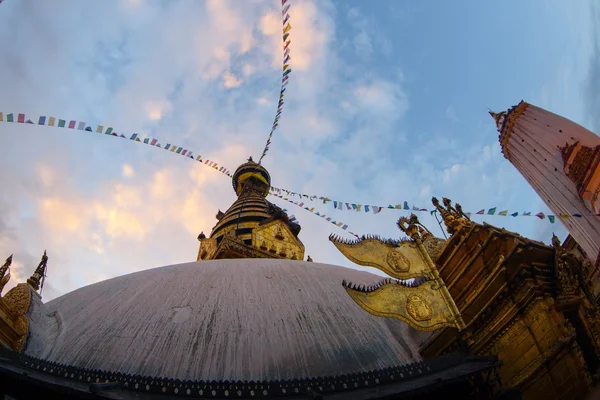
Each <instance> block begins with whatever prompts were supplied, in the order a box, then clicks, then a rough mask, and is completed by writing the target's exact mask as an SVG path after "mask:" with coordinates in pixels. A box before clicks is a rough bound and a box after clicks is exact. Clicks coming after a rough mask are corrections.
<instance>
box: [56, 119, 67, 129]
mask: <svg viewBox="0 0 600 400" xmlns="http://www.w3.org/2000/svg"><path fill="white" fill-rule="evenodd" d="M66 123H67V121H65V120H64V119H59V120H58V127H59V128H64V127H65V124H66Z"/></svg>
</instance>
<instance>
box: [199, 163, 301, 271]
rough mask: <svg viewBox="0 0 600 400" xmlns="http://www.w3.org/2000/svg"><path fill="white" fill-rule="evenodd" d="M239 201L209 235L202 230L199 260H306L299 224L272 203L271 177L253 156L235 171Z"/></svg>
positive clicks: (222, 215)
mask: <svg viewBox="0 0 600 400" xmlns="http://www.w3.org/2000/svg"><path fill="white" fill-rule="evenodd" d="M232 183H233V189H234V190H235V193H236V194H237V196H238V198H237V200H236V201H235V202H234V203H233V204H232V205H231V207H229V209H228V210H227V211H226V212H225V213H223V212H221V211H219V212H218V213H217V221H218V222H217V224H216V225H215V227H214V228H213V230H212V233H211V235H210V237H206V235H204V233H200V235H199V236H198V240H199V241H200V248H199V250H198V257H197V259H196V260H197V261H203V260H216V259H223V258H281V259H288V260H303V259H304V245H303V244H302V242H301V241H300V239H298V234H299V233H300V229H301V228H300V225H299V224H297V223H295V222H294V221H292V220H290V218H289V217H288V215H287V214H286V212H285V211H284V210H282V209H281V208H279V207H278V206H276V205H275V204H273V203H271V202H269V201H268V200H267V199H266V198H265V197H266V196H267V195H268V194H269V189H270V185H271V177H270V175H269V172H268V171H267V170H266V169H265V168H264V167H263V166H262V165H260V164H257V163H255V162H254V161H253V160H252V157H250V158H249V159H248V162H246V163H244V164H242V165H240V166H239V167H238V169H237V170H236V171H235V173H234V174H233V179H232Z"/></svg>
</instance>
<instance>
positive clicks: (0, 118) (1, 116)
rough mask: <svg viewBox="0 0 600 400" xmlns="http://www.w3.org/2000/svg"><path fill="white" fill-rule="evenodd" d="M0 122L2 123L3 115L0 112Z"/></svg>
mask: <svg viewBox="0 0 600 400" xmlns="http://www.w3.org/2000/svg"><path fill="white" fill-rule="evenodd" d="M0 121H4V115H2V113H1V112H0Z"/></svg>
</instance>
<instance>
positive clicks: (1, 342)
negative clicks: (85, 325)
mask: <svg viewBox="0 0 600 400" xmlns="http://www.w3.org/2000/svg"><path fill="white" fill-rule="evenodd" d="M12 258H13V256H12V255H11V256H10V257H8V258H7V259H6V262H5V263H4V265H2V266H1V267H0V348H5V349H11V350H13V351H21V350H23V347H24V346H25V342H26V341H27V336H28V334H29V319H28V318H27V315H26V314H27V312H28V311H29V309H30V307H31V303H32V299H33V296H35V297H36V298H38V299H40V298H41V294H40V293H39V292H40V290H41V287H43V285H44V278H45V276H46V268H47V264H48V256H47V255H46V252H45V251H44V255H43V256H42V260H41V261H40V263H39V265H38V266H37V268H36V269H35V272H34V273H33V275H31V277H30V278H29V279H27V283H19V284H17V286H15V287H14V288H12V289H11V290H9V291H8V292H7V293H6V294H5V295H3V296H2V291H3V289H4V286H6V284H7V283H8V281H9V280H10V266H11V264H12Z"/></svg>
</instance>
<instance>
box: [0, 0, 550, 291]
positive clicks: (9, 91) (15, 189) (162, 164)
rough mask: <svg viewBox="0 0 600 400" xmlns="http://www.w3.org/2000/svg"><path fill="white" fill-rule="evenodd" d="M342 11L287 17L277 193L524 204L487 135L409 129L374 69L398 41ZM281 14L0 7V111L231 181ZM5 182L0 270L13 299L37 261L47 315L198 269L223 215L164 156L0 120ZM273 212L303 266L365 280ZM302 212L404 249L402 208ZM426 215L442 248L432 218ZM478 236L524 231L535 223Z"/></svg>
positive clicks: (266, 111) (418, 108)
mask: <svg viewBox="0 0 600 400" xmlns="http://www.w3.org/2000/svg"><path fill="white" fill-rule="evenodd" d="M344 7H345V6H339V5H337V4H334V3H331V2H329V1H313V0H306V1H302V2H294V4H293V5H292V9H291V25H292V27H293V28H292V31H291V36H290V37H291V40H292V44H291V65H292V70H293V72H292V75H291V78H290V83H289V85H288V86H287V89H286V94H285V106H284V111H283V115H282V118H281V120H280V123H279V128H278V130H277V131H276V132H275V134H274V136H273V138H272V144H271V150H270V152H269V153H268V155H267V157H266V158H265V159H264V160H263V165H265V166H266V168H268V169H269V171H270V172H271V175H272V177H273V184H274V185H275V186H279V187H286V188H289V189H292V190H295V191H298V192H304V193H310V194H319V195H326V196H330V197H332V198H335V199H336V200H338V199H339V200H342V201H352V202H358V203H361V204H377V205H383V206H387V203H388V202H389V203H392V204H397V203H400V202H403V201H409V203H410V204H411V205H418V206H419V207H430V201H431V195H432V194H433V195H436V196H438V197H441V196H447V197H450V198H452V199H454V200H456V201H459V202H461V203H463V205H464V206H465V209H469V210H477V209H479V208H482V207H488V206H490V205H498V206H501V205H506V206H507V207H516V206H519V207H520V206H521V205H522V204H523V201H524V200H522V197H523V193H526V194H527V195H528V196H530V195H531V192H532V191H531V189H530V188H529V187H528V185H527V184H526V182H524V180H523V179H522V178H521V177H520V176H519V175H518V174H517V173H516V171H515V170H514V168H513V167H512V166H511V165H510V164H508V162H507V161H506V160H504V159H503V158H502V156H501V154H500V151H499V146H498V144H497V140H496V134H495V133H494V132H493V124H491V123H490V122H491V121H488V120H487V119H485V122H482V123H481V124H477V123H475V124H473V126H471V127H470V128H468V129H467V132H465V133H464V137H468V138H469V141H468V144H466V145H465V144H464V143H463V142H461V140H460V139H461V138H458V137H454V136H453V135H452V131H451V130H439V131H437V130H435V129H430V128H429V127H428V128H422V129H421V127H420V125H418V124H415V123H414V122H413V123H412V124H411V122H410V118H411V115H413V114H414V115H423V114H426V113H427V111H428V110H427V108H423V106H422V102H421V103H419V102H418V101H415V100H416V99H417V98H418V95H417V94H418V93H417V92H416V91H415V89H414V87H412V89H411V83H410V82H408V81H407V80H405V79H403V76H404V74H405V66H404V61H403V60H402V58H400V57H399V58H397V59H394V62H393V63H391V64H385V67H384V68H382V67H381V65H380V64H381V60H384V59H385V57H389V56H390V54H391V51H390V47H389V40H388V39H387V37H389V36H390V35H389V32H395V31H394V30H393V29H395V28H393V27H392V28H389V29H390V31H385V30H384V29H383V28H382V27H381V26H380V25H381V24H379V23H375V22H378V19H376V18H375V17H374V16H373V15H372V14H367V12H366V11H362V12H361V11H359V10H349V11H347V9H346V8H344ZM280 9H281V2H280V1H271V2H262V1H222V0H214V1H208V2H147V1H141V2H130V1H129V2H128V1H120V2H110V1H107V2H102V4H96V3H93V2H79V1H75V0H73V1H67V0H62V1H58V2H53V3H52V4H50V3H48V4H46V3H44V2H42V3H40V4H39V5H38V4H37V3H36V7H31V4H29V3H27V2H5V3H3V4H2V11H3V13H0V35H2V34H4V37H11V38H12V39H11V40H10V41H4V42H2V43H0V52H2V54H3V57H1V58H0V70H1V71H3V85H4V86H3V90H2V92H0V110H15V111H16V110H23V111H25V112H27V113H28V116H29V115H31V116H36V115H54V116H57V117H61V118H70V119H78V120H79V119H81V120H85V121H86V122H87V124H88V125H90V126H93V127H95V126H96V125H104V126H112V127H114V128H115V129H116V130H117V131H118V132H119V133H121V132H123V133H124V134H126V135H128V134H130V133H133V132H139V133H140V134H141V135H142V136H143V135H149V136H153V137H157V138H158V139H159V141H160V143H161V144H166V143H170V144H178V145H180V146H182V147H185V148H188V149H191V150H193V151H194V154H198V155H202V157H203V158H205V159H211V160H215V161H217V162H218V163H219V165H223V166H226V167H227V168H228V169H230V170H232V171H233V170H235V168H236V167H237V166H238V165H239V164H241V163H242V162H244V161H245V159H246V158H247V157H248V156H250V155H253V156H255V157H256V155H257V154H260V152H261V151H262V149H263V146H264V143H265V141H266V139H267V135H268V134H269V131H270V128H271V123H272V121H273V117H274V114H275V110H276V105H277V99H278V96H279V89H280V79H281V78H280V76H281V62H282V59H281V58H282V56H281V47H282V43H281V37H280V29H281V28H282V26H281V18H280V14H279V13H280ZM56 10H60V18H58V17H54V16H55V15H57V14H56ZM340 15H341V18H340V17H339V16H340ZM348 24H350V29H347V28H348V26H347V25H348ZM89 26H102V30H97V29H89ZM346 37H347V38H349V39H348V40H349V42H348V43H346V42H345V40H346V39H345V38H346ZM386 43H387V44H386ZM347 44H348V45H347ZM24 48H27V51H23V49H24ZM348 52H349V53H348ZM361 55H362V57H361ZM375 60H377V63H378V65H374V64H373V62H374V61H375ZM390 65H393V67H390ZM407 75H410V76H412V75H414V73H413V72H412V71H411V70H410V69H408V70H407ZM417 83H420V82H417ZM411 90H412V91H411ZM419 90H420V89H419ZM444 101H445V102H444V103H442V104H454V103H452V100H449V99H446V100H444ZM427 103H429V102H427ZM419 104H421V105H419ZM456 107H458V105H456ZM442 110H443V108H442ZM451 110H452V109H451ZM449 117H450V116H449ZM463 118H467V117H466V116H465V117H463ZM483 118H489V117H487V116H484V117H483ZM464 137H463V139H464ZM0 179H1V182H2V183H3V187H5V188H6V190H3V191H2V192H0V256H1V257H4V256H3V254H5V255H6V256H8V255H9V254H11V253H14V254H15V264H14V265H15V267H14V269H13V279H12V283H11V284H14V283H16V282H18V281H23V280H24V279H26V278H27V277H28V276H29V275H31V273H32V272H33V270H34V269H35V266H36V265H37V263H38V262H39V258H40V256H41V254H42V252H43V250H44V249H47V250H48V254H49V257H50V265H49V267H50V270H49V278H48V280H47V285H48V286H47V288H46V289H44V299H45V300H47V299H51V298H53V297H56V296H58V295H61V294H63V293H65V292H67V291H70V290H74V289H76V288H78V287H81V286H83V285H86V284H90V283H93V282H96V281H98V280H101V279H106V278H109V277H113V276H117V275H121V274H125V273H129V272H133V271H137V270H141V269H146V268H151V267H155V266H160V265H167V264H173V263H180V262H187V261H190V260H194V259H195V256H196V253H197V246H198V243H197V241H196V237H197V235H198V233H200V231H204V232H205V233H208V232H210V230H211V229H212V227H213V226H214V223H215V221H216V220H215V214H216V213H217V210H219V209H220V210H225V209H226V208H227V207H228V206H229V205H230V204H231V203H232V202H233V201H234V200H235V194H234V192H233V190H232V188H231V181H230V180H228V179H227V178H226V177H225V176H224V175H222V174H220V173H218V172H216V171H215V170H213V169H211V168H208V167H206V166H205V165H203V164H199V163H197V162H194V161H192V160H190V159H185V158H183V157H181V156H177V155H175V154H173V153H172V152H169V151H164V150H162V149H158V148H154V147H150V146H147V145H144V144H139V143H133V142H131V141H129V140H123V139H117V138H114V137H107V136H105V135H99V134H96V133H88V132H82V131H77V130H69V129H60V128H51V127H39V126H31V125H27V126H24V125H20V124H19V125H16V126H15V125H8V124H5V123H0ZM530 198H534V197H530ZM530 198H528V199H527V201H529V199H530ZM534 199H535V198H534ZM270 200H271V201H273V202H275V203H277V204H279V205H280V206H282V207H284V208H287V209H288V210H290V213H292V214H295V215H296V217H297V218H298V220H299V221H300V223H301V225H302V232H301V233H300V238H301V240H303V241H304V243H305V245H306V248H307V252H308V254H310V255H311V256H312V257H313V258H314V259H315V261H321V262H329V263H334V264H340V265H346V266H352V267H355V268H358V269H363V270H369V271H370V272H374V271H373V270H372V269H371V268H362V267H357V266H354V265H353V264H351V263H350V262H349V261H348V260H346V259H345V258H344V257H343V256H342V255H340V254H339V253H338V252H337V251H336V250H335V249H334V248H333V246H332V245H331V244H330V242H329V241H328V240H327V236H328V235H329V233H331V232H335V233H338V234H342V235H347V233H345V232H344V231H342V230H340V229H339V228H337V227H335V226H333V225H331V224H327V223H326V222H324V221H323V219H321V218H317V217H315V216H314V215H313V214H310V213H308V212H306V211H305V210H302V209H299V208H297V207H296V206H294V205H292V204H290V203H288V202H285V201H283V200H281V199H277V198H271V199H270ZM500 203H501V204H500ZM311 204H312V205H311V206H314V207H315V208H316V209H317V210H319V211H321V212H324V213H326V214H327V215H328V216H331V217H332V218H334V219H336V220H339V221H343V222H344V223H347V224H348V225H350V229H351V230H353V231H354V232H356V233H358V234H363V233H378V234H381V235H383V236H389V237H399V236H401V234H400V232H399V231H398V229H397V227H396V226H395V222H396V220H397V219H398V217H399V216H400V215H402V213H401V212H399V211H393V210H388V209H385V210H383V211H382V212H381V213H379V214H377V215H374V214H372V213H371V214H365V213H364V212H361V213H356V212H349V211H340V210H333V209H332V207H331V205H323V204H322V203H320V202H315V203H311ZM528 204H530V203H528ZM421 217H422V219H423V223H425V224H426V226H429V227H430V229H432V231H433V230H434V229H437V230H436V231H435V233H436V234H437V235H440V236H441V232H439V229H438V228H437V222H436V221H435V219H434V218H433V217H431V216H429V214H428V213H422V214H421ZM486 218H487V217H486ZM481 221H482V220H478V222H481ZM521 221H523V220H521ZM488 222H491V223H495V224H498V225H505V226H506V227H507V229H513V230H519V231H520V232H522V233H524V234H531V235H534V234H537V233H535V232H534V230H535V226H538V225H536V224H537V221H534V222H535V223H534V222H527V223H524V222H519V220H518V219H516V218H515V219H509V218H504V219H502V218H501V217H493V218H492V217H490V219H489V221H488ZM540 234H543V235H545V234H546V233H545V232H541V233H540Z"/></svg>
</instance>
